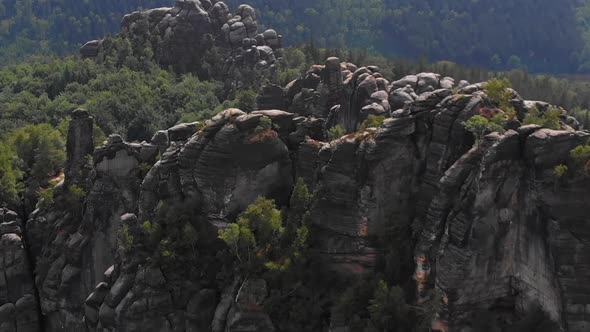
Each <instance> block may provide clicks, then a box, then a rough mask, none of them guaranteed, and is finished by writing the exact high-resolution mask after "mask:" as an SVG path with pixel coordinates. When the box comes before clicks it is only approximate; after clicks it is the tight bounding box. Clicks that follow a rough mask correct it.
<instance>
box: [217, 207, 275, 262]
mask: <svg viewBox="0 0 590 332" xmlns="http://www.w3.org/2000/svg"><path fill="white" fill-rule="evenodd" d="M283 233H284V228H283V223H282V217H281V212H280V211H279V210H277V209H276V207H275V204H274V202H273V201H272V200H269V199H266V198H264V197H259V198H258V199H257V200H256V201H255V202H254V203H253V204H251V205H250V206H248V208H247V209H246V210H245V211H244V212H243V213H242V214H241V215H240V216H239V218H238V220H237V223H234V224H231V225H229V226H228V227H227V228H226V229H224V230H221V231H220V232H219V238H220V239H221V240H223V241H224V242H225V243H226V244H227V245H228V247H229V248H230V250H231V252H232V253H233V254H234V255H235V256H236V257H237V259H238V260H239V261H240V262H241V263H243V264H244V265H245V268H246V269H247V270H248V271H253V270H255V269H258V268H260V266H261V265H264V264H266V263H267V262H269V261H270V260H272V258H273V254H274V256H277V255H278V253H274V252H273V250H275V249H277V248H278V245H279V243H280V239H281V236H282V235H283ZM269 266H271V267H272V266H274V265H269Z"/></svg>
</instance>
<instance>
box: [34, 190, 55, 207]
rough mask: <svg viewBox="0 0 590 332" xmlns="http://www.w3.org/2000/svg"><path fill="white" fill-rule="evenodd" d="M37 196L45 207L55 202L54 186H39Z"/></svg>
mask: <svg viewBox="0 0 590 332" xmlns="http://www.w3.org/2000/svg"><path fill="white" fill-rule="evenodd" d="M37 196H38V197H39V201H40V202H41V203H42V206H43V207H46V206H50V205H51V204H53V188H39V189H38V190H37Z"/></svg>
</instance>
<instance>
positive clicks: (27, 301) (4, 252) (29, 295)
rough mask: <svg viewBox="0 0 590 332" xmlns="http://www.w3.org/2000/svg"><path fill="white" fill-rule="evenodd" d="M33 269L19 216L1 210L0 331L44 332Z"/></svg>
mask: <svg viewBox="0 0 590 332" xmlns="http://www.w3.org/2000/svg"><path fill="white" fill-rule="evenodd" d="M38 308H39V303H38V301H37V293H36V289H35V285H34V278H33V265H32V263H31V261H30V259H29V254H28V251H27V248H26V243H25V241H24V239H23V231H22V223H21V220H20V219H19V218H18V216H17V214H16V213H14V212H12V211H9V210H7V209H0V330H2V331H15V332H35V331H39V330H40V329H41V320H40V315H39V310H38Z"/></svg>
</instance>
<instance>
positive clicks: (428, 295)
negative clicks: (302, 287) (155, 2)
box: [0, 0, 590, 332]
mask: <svg viewBox="0 0 590 332" xmlns="http://www.w3.org/2000/svg"><path fill="white" fill-rule="evenodd" d="M142 24H147V25H146V27H147V31H149V34H150V36H152V37H153V36H159V38H160V39H158V38H156V39H154V40H155V42H154V43H151V44H150V45H151V46H152V47H153V48H154V50H155V52H156V53H158V54H159V58H158V59H159V60H160V61H161V63H162V64H163V65H173V66H178V69H179V70H183V68H184V69H186V68H185V67H190V66H196V67H198V68H202V66H204V67H207V66H206V65H204V64H205V62H206V60H204V59H205V58H206V57H207V52H209V51H210V50H211V49H212V47H213V46H218V47H221V48H225V49H226V50H230V51H231V52H230V54H231V55H229V56H230V57H229V58H224V59H227V62H226V64H227V65H228V66H229V67H228V68H230V67H231V68H233V69H232V70H235V71H236V73H239V74H240V75H243V74H244V73H245V72H246V71H243V70H244V67H243V66H242V65H236V64H237V63H248V66H254V68H262V67H264V68H267V69H270V68H271V67H272V66H273V65H275V64H276V63H275V61H279V60H278V58H279V56H278V55H277V54H276V53H277V52H280V51H279V49H280V38H279V37H278V36H277V35H276V32H274V31H266V32H264V33H262V34H259V33H258V31H257V24H256V17H255V14H254V10H253V9H252V8H251V7H249V6H241V7H239V8H238V10H237V15H235V16H233V15H231V14H230V11H229V9H228V8H227V6H225V5H224V4H223V2H220V1H213V2H210V1H206V0H204V1H178V2H177V3H176V5H175V6H174V7H172V8H160V9H154V10H150V11H145V12H137V13H133V14H130V15H128V16H126V17H125V19H124V20H123V23H122V26H123V28H122V35H123V36H124V37H126V38H132V36H134V35H136V34H137V33H138V32H137V31H138V30H137V29H140V28H141V26H142ZM102 47H104V45H103V44H102V42H100V41H96V42H92V43H90V44H87V45H86V46H85V47H84V48H83V49H82V53H83V54H84V55H87V56H97V55H98V54H99V53H100V52H101V49H102ZM263 54H264V56H263ZM250 57H252V58H250ZM248 59H250V60H248ZM251 60H252V61H251ZM240 61H242V62H240ZM262 62H264V63H262ZM277 63H278V62H277ZM232 66H233V67H232ZM248 68H250V67H248ZM230 71H231V70H230ZM263 72H266V71H263ZM228 77H229V81H227V82H226V83H227V85H226V87H230V89H239V88H241V87H244V86H246V85H247V84H246V83H244V82H245V81H243V80H242V79H240V78H239V76H236V75H233V74H232V75H230V76H228ZM252 80H253V81H252V82H256V84H258V83H260V82H261V81H262V79H261V77H255V78H252ZM271 81H272V80H271ZM267 83H268V82H267ZM256 84H255V85H256ZM484 86H485V84H484V83H478V84H473V85H470V84H468V83H467V82H464V81H462V82H460V83H459V84H458V85H457V86H455V81H454V80H453V79H452V78H448V77H441V76H440V75H438V74H435V73H420V74H417V75H411V76H407V77H404V78H402V79H400V80H397V81H393V82H390V81H388V80H387V79H386V78H385V77H384V76H383V75H382V74H381V73H380V72H379V68H378V67H374V66H368V67H360V68H359V67H357V66H356V65H354V64H351V63H341V62H340V60H339V59H337V58H329V59H328V60H327V61H326V63H325V64H324V65H315V66H312V67H311V68H310V69H309V71H308V72H307V73H305V75H303V77H302V78H300V79H298V80H295V81H293V82H291V83H289V84H288V85H287V86H286V87H284V88H283V87H280V86H278V85H276V84H270V83H269V84H266V85H265V86H264V87H263V88H262V89H261V90H260V93H259V95H258V105H259V107H260V108H261V109H260V110H258V111H254V112H251V113H246V112H243V111H241V110H238V109H228V110H225V111H223V112H222V113H220V114H218V115H217V116H215V117H214V118H213V119H211V120H209V121H206V122H203V123H188V124H181V125H178V126H175V127H173V128H169V129H167V130H162V131H159V132H158V133H156V135H154V137H153V138H152V139H151V141H150V142H142V143H129V142H124V141H123V140H122V139H121V137H120V136H118V135H113V136H111V137H109V138H108V140H107V141H106V142H105V143H104V144H103V145H102V146H101V147H100V148H97V149H96V150H95V149H94V148H93V145H92V142H93V137H92V124H93V120H92V118H91V117H90V116H89V115H88V113H87V112H85V111H83V110H78V111H76V112H74V113H73V114H72V121H71V124H70V130H69V133H68V144H67V148H68V162H67V167H66V171H65V176H66V177H65V181H64V182H63V183H61V184H59V185H58V186H57V187H56V188H55V189H54V195H55V199H54V202H40V203H39V205H38V207H37V210H35V212H33V213H32V214H31V215H30V216H29V219H28V221H27V222H26V224H24V225H22V224H20V222H19V221H18V220H17V218H16V216H15V215H14V214H12V213H10V212H8V211H3V212H1V213H0V224H1V225H0V231H1V235H2V240H1V242H0V247H1V249H2V250H1V252H2V253H3V255H4V256H2V260H1V261H0V264H2V265H1V266H2V271H4V274H3V275H1V274H0V327H1V329H5V330H7V331H19V332H20V331H35V330H45V331H84V330H87V331H215V332H221V331H274V330H281V326H279V325H278V324H277V322H275V321H273V320H272V318H271V315H270V314H269V312H268V310H267V309H268V308H267V307H266V305H267V304H268V301H269V298H270V297H271V296H272V294H273V289H272V287H273V285H272V283H270V282H269V281H268V280H264V279H263V278H262V277H259V276H248V277H245V276H243V275H241V274H239V273H237V271H236V270H235V269H234V264H233V258H232V257H231V255H230V254H229V253H228V251H227V246H226V245H225V244H224V243H223V242H222V241H221V240H219V239H218V231H219V230H220V229H224V228H226V227H227V226H228V225H229V224H231V223H233V222H235V219H236V217H237V216H238V215H239V214H240V213H241V212H243V211H244V209H246V207H247V206H248V205H250V204H251V203H253V202H254V201H255V200H256V198H257V197H258V196H265V197H268V198H271V199H273V200H274V201H275V202H276V204H277V205H278V206H279V207H280V208H283V209H288V207H289V206H288V205H289V198H290V196H291V192H292V190H293V186H294V183H295V182H296V181H297V179H299V178H301V179H303V180H304V181H305V183H306V184H307V186H308V188H309V189H310V190H311V191H312V192H313V193H314V195H313V196H314V198H313V202H312V204H311V208H310V210H309V221H310V250H311V252H312V255H311V257H313V260H315V263H316V264H319V265H321V266H322V267H323V268H325V270H326V271H328V273H329V274H330V275H331V276H332V277H333V278H335V279H338V280H340V281H343V282H344V283H346V282H349V281H350V280H352V279H354V278H358V277H361V276H364V275H370V274H372V273H374V272H375V271H376V270H377V269H379V268H381V265H383V261H384V255H385V250H384V248H383V246H384V241H385V242H395V241H397V240H399V238H405V239H407V242H408V243H410V247H411V248H410V250H409V251H405V252H404V251H399V252H398V255H403V257H401V256H400V257H395V259H396V260H397V261H400V262H402V261H403V262H409V263H408V264H409V265H411V266H410V270H409V271H405V270H403V271H402V272H400V273H399V274H401V275H400V276H398V277H399V278H406V279H407V278H410V277H411V270H412V267H415V273H414V278H415V281H416V302H417V305H422V304H424V303H426V302H428V301H439V302H442V303H443V308H442V309H441V310H440V312H438V316H437V317H438V318H437V320H436V321H435V322H434V324H435V325H436V326H437V328H439V329H442V330H451V331H471V330H473V320H474V317H475V316H476V315H477V314H478V313H480V312H482V311H490V312H493V313H494V315H495V316H496V317H495V318H497V319H498V320H499V321H503V322H508V323H510V322H512V321H515V320H517V319H519V318H521V317H523V316H525V315H526V314H527V313H529V312H530V311H531V310H533V308H534V307H536V306H537V305H538V306H541V308H542V309H543V310H544V311H546V312H547V313H548V314H549V315H550V317H551V318H552V319H554V320H555V321H557V322H559V325H560V326H561V327H562V328H563V329H564V330H566V331H585V330H587V329H588V328H590V327H589V325H588V324H589V322H590V320H589V319H588V315H590V311H589V308H590V300H589V299H590V288H588V286H587V285H588V281H589V280H590V272H589V271H590V269H589V266H588V265H589V264H590V257H589V256H588V252H589V251H588V248H587V246H588V238H589V237H590V234H588V231H587V230H588V229H590V225H589V223H590V218H589V217H588V216H587V213H585V204H586V203H587V202H589V201H590V197H589V196H590V192H589V191H588V189H587V188H588V184H589V183H588V181H589V180H588V178H587V177H584V176H582V175H580V174H581V173H576V175H573V173H572V175H570V176H567V177H563V178H557V177H556V176H555V175H554V168H555V166H556V165H558V164H568V165H569V164H572V163H573V161H572V160H570V151H571V150H572V149H573V148H575V147H576V146H579V145H582V144H586V143H587V140H588V135H589V134H587V133H586V132H582V131H577V130H576V123H575V120H574V119H572V118H570V117H568V116H567V113H566V112H565V111H564V112H563V114H562V115H561V118H560V120H561V128H562V130H549V129H544V128H540V127H537V126H521V125H520V122H518V119H520V120H521V121H522V119H523V118H524V116H525V115H526V114H527V112H528V111H529V110H530V109H531V108H532V107H536V108H537V109H539V110H540V111H541V112H543V111H545V110H546V109H547V108H548V106H549V105H547V104H544V103H540V102H533V101H525V100H523V99H522V98H521V97H520V96H519V95H518V94H517V93H516V92H513V93H512V98H513V99H512V101H511V104H512V106H513V107H514V108H515V110H516V113H517V119H516V120H514V121H512V122H510V123H508V124H507V125H506V128H505V131H503V133H501V134H500V133H491V134H489V135H487V136H486V137H485V138H484V139H483V141H482V142H480V143H475V140H474V137H473V136H472V135H471V134H470V133H468V132H467V131H466V130H465V126H464V122H465V121H466V120H468V119H469V118H471V117H472V116H474V115H484V116H488V115H489V114H488V113H490V112H493V107H494V105H493V103H492V102H491V101H490V98H489V97H488V96H487V95H486V94H485V92H484V91H483V88H484ZM455 87H457V88H458V90H454V89H453V88H455ZM370 115H377V116H383V117H385V120H384V121H383V123H382V124H381V125H379V126H378V127H370V128H364V127H363V122H364V121H365V120H366V119H367V118H368V117H369V116H370ZM336 126H340V127H342V128H344V129H345V131H346V135H344V136H343V137H340V138H336V139H334V140H331V139H328V137H329V130H330V129H331V128H334V127H336ZM383 234H388V236H390V237H391V238H389V237H386V238H383ZM376 238H379V239H380V240H379V241H376ZM393 245H395V244H393ZM412 249H414V250H413V251H412ZM412 262H414V263H415V264H412ZM400 264H401V263H400ZM404 264H405V263H404ZM412 265H413V266H412ZM398 281H399V280H398ZM334 287H335V288H334V289H331V290H328V291H332V292H336V293H337V292H341V289H338V288H337V287H340V286H334ZM434 290H436V292H435V291H434ZM294 291H295V290H294ZM3 294H4V295H3ZM289 294H292V293H289ZM433 294H440V299H439V298H437V297H433ZM294 296H295V295H294ZM325 306H326V308H324V309H325V310H326V312H327V316H328V317H327V318H326V319H327V320H328V324H326V326H330V328H331V329H332V330H333V331H337V330H341V329H343V330H346V329H350V327H348V326H347V325H346V322H345V319H341V317H330V314H329V313H330V312H332V309H331V306H332V303H330V302H328V304H326V305H325ZM325 329H326V330H327V329H328V327H326V328H325Z"/></svg>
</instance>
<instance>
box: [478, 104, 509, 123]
mask: <svg viewBox="0 0 590 332" xmlns="http://www.w3.org/2000/svg"><path fill="white" fill-rule="evenodd" d="M479 114H480V115H481V116H483V117H484V118H486V119H488V120H491V119H492V118H493V117H494V116H496V115H498V114H504V111H502V110H501V109H499V108H487V107H483V108H480V109H479Z"/></svg>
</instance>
